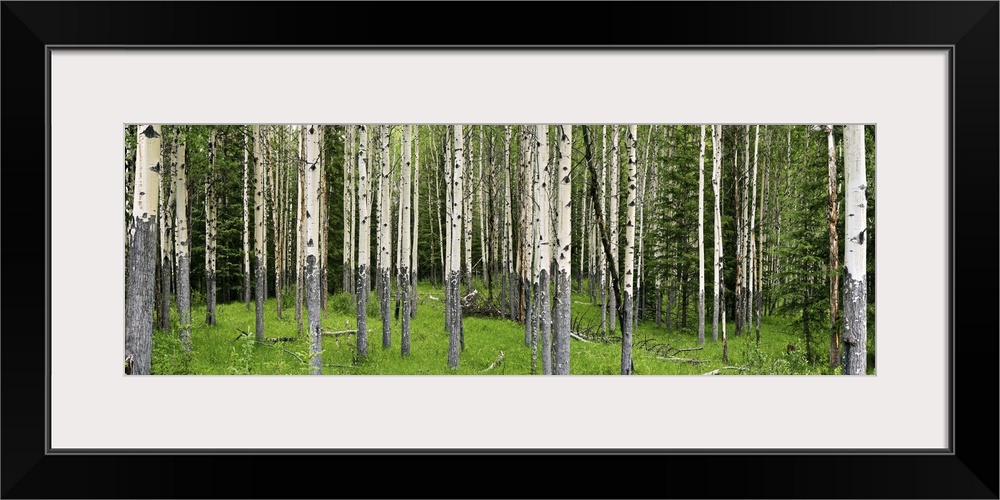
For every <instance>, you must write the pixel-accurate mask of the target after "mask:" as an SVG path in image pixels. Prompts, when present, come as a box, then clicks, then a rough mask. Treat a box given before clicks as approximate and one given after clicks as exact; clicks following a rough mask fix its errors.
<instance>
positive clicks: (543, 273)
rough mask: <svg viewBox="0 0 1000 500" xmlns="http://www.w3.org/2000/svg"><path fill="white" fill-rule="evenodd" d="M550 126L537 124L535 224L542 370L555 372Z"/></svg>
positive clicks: (537, 306) (548, 373) (536, 306)
mask: <svg viewBox="0 0 1000 500" xmlns="http://www.w3.org/2000/svg"><path fill="white" fill-rule="evenodd" d="M548 143H549V126H548V125H536V126H535V145H536V148H537V151H538V153H537V155H538V156H537V158H536V159H537V161H536V163H535V165H536V168H537V174H536V175H537V177H536V181H535V203H536V205H537V206H538V210H537V213H536V215H535V225H536V226H537V231H538V239H537V242H538V251H537V262H536V265H537V276H538V277H537V278H536V281H537V283H538V284H537V287H536V289H535V309H537V311H538V319H539V324H538V331H539V336H540V337H541V349H542V374H543V375H551V374H552V304H551V297H549V264H550V262H551V261H552V241H551V236H550V228H551V226H552V222H551V220H550V207H549V188H550V184H549V181H550V173H549V146H548Z"/></svg>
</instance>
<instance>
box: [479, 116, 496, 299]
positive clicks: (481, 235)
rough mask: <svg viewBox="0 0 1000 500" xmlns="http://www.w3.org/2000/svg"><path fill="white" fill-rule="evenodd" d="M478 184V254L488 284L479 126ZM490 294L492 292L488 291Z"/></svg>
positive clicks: (481, 130) (487, 244) (481, 138)
mask: <svg viewBox="0 0 1000 500" xmlns="http://www.w3.org/2000/svg"><path fill="white" fill-rule="evenodd" d="M477 154H478V160H477V161H478V164H479V172H478V182H477V184H476V186H478V189H475V192H476V202H477V207H476V208H477V209H478V210H479V254H480V258H481V262H482V263H483V282H484V283H487V282H489V268H490V245H489V243H488V242H487V240H486V210H485V209H486V206H485V205H484V204H483V189H486V187H485V181H484V177H483V126H482V125H480V126H479V150H478V153H477ZM489 292H490V293H491V294H492V293H493V291H492V290H489Z"/></svg>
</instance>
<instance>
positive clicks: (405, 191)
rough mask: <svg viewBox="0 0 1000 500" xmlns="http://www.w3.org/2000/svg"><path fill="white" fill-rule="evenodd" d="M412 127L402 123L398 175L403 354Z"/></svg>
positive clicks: (406, 346)
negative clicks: (400, 214) (401, 147)
mask: <svg viewBox="0 0 1000 500" xmlns="http://www.w3.org/2000/svg"><path fill="white" fill-rule="evenodd" d="M411 130H412V127H411V126H410V125H403V165H402V167H403V171H402V174H401V177H400V183H399V187H400V190H399V191H400V197H402V201H401V202H400V204H399V205H400V209H399V210H400V212H401V213H402V219H403V223H402V224H400V225H399V227H400V234H401V236H402V238H401V241H400V242H399V255H400V257H401V259H400V260H401V264H402V265H401V266H400V268H399V297H400V311H399V317H400V325H401V330H402V338H401V340H400V344H399V345H400V353H401V354H402V355H403V356H408V355H409V354H410V287H409V282H410V266H409V261H410V258H411V257H412V256H411V255H410V251H411V250H410V231H409V227H408V226H407V225H408V224H410V220H411V219H410V188H411V186H410V160H411V158H410V139H411V138H410V135H411V133H412V132H411Z"/></svg>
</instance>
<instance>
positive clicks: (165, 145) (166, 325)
mask: <svg viewBox="0 0 1000 500" xmlns="http://www.w3.org/2000/svg"><path fill="white" fill-rule="evenodd" d="M161 150H168V151H170V162H169V163H164V164H163V165H162V168H161V172H160V181H159V183H158V185H157V189H158V190H159V193H158V195H157V196H158V197H159V201H158V203H159V204H160V208H159V210H158V211H157V212H158V219H159V226H160V260H159V261H158V262H159V267H160V291H159V302H158V303H157V314H156V316H157V318H156V319H157V320H158V323H159V325H158V326H159V328H160V330H164V331H165V330H168V329H170V269H171V267H173V266H171V259H170V250H171V246H172V245H171V241H170V236H171V224H170V204H171V202H172V197H173V195H172V194H171V190H172V189H171V187H172V186H171V184H170V174H169V171H168V169H169V168H173V165H176V164H177V161H176V160H177V156H176V150H174V149H171V148H170V143H169V142H163V141H162V138H161ZM161 155H162V153H161Z"/></svg>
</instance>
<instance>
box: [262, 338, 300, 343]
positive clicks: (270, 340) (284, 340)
mask: <svg viewBox="0 0 1000 500" xmlns="http://www.w3.org/2000/svg"><path fill="white" fill-rule="evenodd" d="M264 340H267V341H268V342H295V337H269V338H266V339H264Z"/></svg>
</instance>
